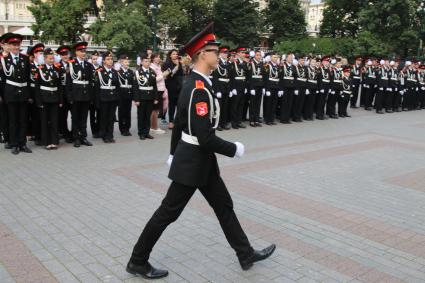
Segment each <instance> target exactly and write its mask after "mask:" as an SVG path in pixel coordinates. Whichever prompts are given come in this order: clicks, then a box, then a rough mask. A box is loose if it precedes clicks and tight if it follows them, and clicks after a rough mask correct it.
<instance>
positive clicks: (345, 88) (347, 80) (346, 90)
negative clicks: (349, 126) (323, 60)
mask: <svg viewBox="0 0 425 283" xmlns="http://www.w3.org/2000/svg"><path fill="white" fill-rule="evenodd" d="M350 72H351V67H350V66H343V67H342V90H341V92H340V93H339V96H338V116H339V117H341V118H349V117H351V116H350V115H348V113H347V108H348V104H349V103H350V98H351V96H352V86H353V81H352V78H351V74H350Z"/></svg>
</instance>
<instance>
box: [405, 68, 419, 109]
mask: <svg viewBox="0 0 425 283" xmlns="http://www.w3.org/2000/svg"><path fill="white" fill-rule="evenodd" d="M406 67H407V68H406V71H405V78H404V80H405V89H406V90H405V92H404V96H403V111H410V110H414V109H415V107H414V95H415V91H416V88H417V87H418V77H417V72H416V70H415V68H414V66H413V65H412V62H411V61H408V62H406Z"/></svg>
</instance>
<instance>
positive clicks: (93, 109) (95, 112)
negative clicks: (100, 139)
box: [89, 103, 100, 135]
mask: <svg viewBox="0 0 425 283" xmlns="http://www.w3.org/2000/svg"><path fill="white" fill-rule="evenodd" d="M89 113H90V129H91V133H92V134H93V135H96V134H98V133H99V131H100V109H99V108H98V107H97V106H96V105H95V104H94V103H93V104H90V106H89Z"/></svg>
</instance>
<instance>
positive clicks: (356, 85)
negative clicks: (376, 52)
mask: <svg viewBox="0 0 425 283" xmlns="http://www.w3.org/2000/svg"><path fill="white" fill-rule="evenodd" d="M354 60H355V63H354V65H353V66H352V68H351V75H350V77H351V81H352V82H353V85H352V86H351V88H352V89H351V90H352V97H351V108H358V106H357V101H358V100H359V98H360V106H363V105H364V104H363V103H362V100H363V99H364V96H363V97H362V95H361V92H362V88H361V81H362V60H363V58H362V57H361V56H356V57H355V59H354Z"/></svg>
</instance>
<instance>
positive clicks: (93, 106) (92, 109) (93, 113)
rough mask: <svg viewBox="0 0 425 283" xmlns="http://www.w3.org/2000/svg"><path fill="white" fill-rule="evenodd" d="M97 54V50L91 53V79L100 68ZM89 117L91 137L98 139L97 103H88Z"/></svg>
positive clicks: (100, 62)
mask: <svg viewBox="0 0 425 283" xmlns="http://www.w3.org/2000/svg"><path fill="white" fill-rule="evenodd" d="M99 55H100V54H99V52H98V51H97V50H95V51H93V53H92V54H91V58H90V60H88V61H89V63H91V65H92V69H93V77H95V76H96V73H97V70H99V69H100V68H101V67H102V57H99ZM89 115H90V129H91V132H92V135H93V138H100V137H101V136H100V134H99V132H100V119H101V118H100V109H99V104H98V103H90V106H89Z"/></svg>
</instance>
